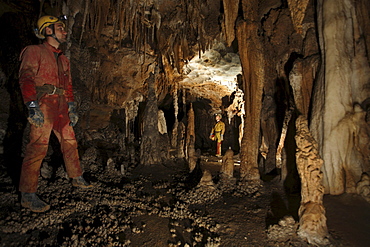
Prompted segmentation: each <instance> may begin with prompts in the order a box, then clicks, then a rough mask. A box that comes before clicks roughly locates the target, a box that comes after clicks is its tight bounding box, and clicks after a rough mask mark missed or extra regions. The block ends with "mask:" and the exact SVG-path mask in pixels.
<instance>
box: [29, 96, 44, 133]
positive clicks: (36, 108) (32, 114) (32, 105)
mask: <svg viewBox="0 0 370 247" xmlns="http://www.w3.org/2000/svg"><path fill="white" fill-rule="evenodd" d="M26 106H27V109H28V118H27V119H28V121H29V122H30V124H33V125H35V126H36V127H42V125H44V113H42V111H41V109H40V105H39V102H37V101H30V102H27V103H26Z"/></svg>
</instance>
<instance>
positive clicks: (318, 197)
mask: <svg viewBox="0 0 370 247" xmlns="http://www.w3.org/2000/svg"><path fill="white" fill-rule="evenodd" d="M296 129H297V132H296V136H295V140H296V144H297V153H296V160H297V170H298V173H299V177H300V178H301V197H302V198H301V205H300V207H299V210H298V215H299V229H298V235H299V236H300V237H301V238H303V239H306V240H307V241H308V242H309V243H310V244H314V245H318V246H320V245H327V244H328V243H329V242H328V236H329V233H328V229H327V225H326V216H325V208H324V205H323V196H324V186H323V185H322V176H323V173H322V171H321V167H322V165H323V163H324V161H323V160H322V159H321V157H320V155H319V151H318V145H317V142H316V141H315V139H314V138H313V137H312V134H311V132H310V131H309V129H308V123H307V119H306V118H305V117H304V116H303V115H300V116H299V117H298V118H297V120H296Z"/></svg>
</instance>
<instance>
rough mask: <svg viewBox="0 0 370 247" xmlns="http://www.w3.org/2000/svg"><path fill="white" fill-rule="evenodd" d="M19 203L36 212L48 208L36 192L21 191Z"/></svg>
mask: <svg viewBox="0 0 370 247" xmlns="http://www.w3.org/2000/svg"><path fill="white" fill-rule="evenodd" d="M21 205H22V206H23V207H25V208H29V209H30V210H31V211H32V212H36V213H42V212H45V211H47V210H49V209H50V205H48V204H46V203H45V202H44V201H42V200H40V198H39V197H38V196H37V195H36V193H26V192H21Z"/></svg>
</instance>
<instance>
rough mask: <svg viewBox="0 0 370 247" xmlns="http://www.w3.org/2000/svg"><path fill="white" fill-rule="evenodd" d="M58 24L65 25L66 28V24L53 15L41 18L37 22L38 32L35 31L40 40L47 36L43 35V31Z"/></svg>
mask: <svg viewBox="0 0 370 247" xmlns="http://www.w3.org/2000/svg"><path fill="white" fill-rule="evenodd" d="M56 23H61V24H63V27H65V24H64V23H63V22H62V21H61V20H60V18H57V17H55V16H51V15H45V16H42V17H40V19H39V20H38V21H37V30H35V34H36V36H37V37H38V38H39V39H45V36H44V35H43V34H42V31H43V30H44V29H45V28H46V27H48V26H50V25H51V24H56Z"/></svg>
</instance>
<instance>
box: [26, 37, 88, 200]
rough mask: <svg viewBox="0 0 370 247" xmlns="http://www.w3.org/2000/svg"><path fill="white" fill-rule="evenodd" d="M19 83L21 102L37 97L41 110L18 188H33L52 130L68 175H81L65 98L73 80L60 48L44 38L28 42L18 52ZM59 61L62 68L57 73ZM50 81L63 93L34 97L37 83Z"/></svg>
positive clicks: (70, 89)
mask: <svg viewBox="0 0 370 247" xmlns="http://www.w3.org/2000/svg"><path fill="white" fill-rule="evenodd" d="M21 59H22V64H21V67H20V73H19V75H20V78H19V83H20V87H21V90H22V95H23V99H24V102H25V103H26V102H30V101H36V100H38V102H39V105H40V109H41V111H42V112H43V114H44V124H43V126H42V127H36V126H35V125H33V124H32V125H31V132H30V142H29V144H28V145H27V149H26V153H25V157H24V160H23V165H22V171H21V178H20V184H19V190H20V191H22V192H29V193H32V192H36V190H37V181H38V176H39V173H40V167H41V163H42V160H43V159H44V157H45V155H46V153H47V150H48V144H49V137H50V134H51V131H54V133H55V135H56V136H57V138H58V139H59V142H60V144H61V149H62V153H63V157H64V161H65V166H66V170H67V173H68V176H69V177H71V178H74V177H78V176H81V175H82V170H81V166H80V162H79V156H78V151H77V142H76V138H75V134H74V130H73V128H72V126H70V125H69V123H70V119H69V117H68V105H67V102H73V101H74V99H73V94H72V81H71V77H70V70H69V68H70V67H69V61H68V59H67V57H65V56H64V55H63V54H62V53H61V50H59V49H55V48H54V47H52V46H51V45H49V44H48V43H47V42H44V43H43V44H41V45H34V46H28V47H26V49H25V50H24V51H23V52H22V54H21ZM57 59H58V60H59V61H58V62H59V63H61V65H62V66H60V67H61V68H62V69H63V71H62V73H59V75H58V64H57ZM44 84H51V85H53V86H55V87H56V88H59V89H64V90H65V93H64V95H57V94H53V95H49V94H47V93H46V94H45V95H42V97H41V98H40V99H37V91H36V86H43V85H44Z"/></svg>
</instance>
